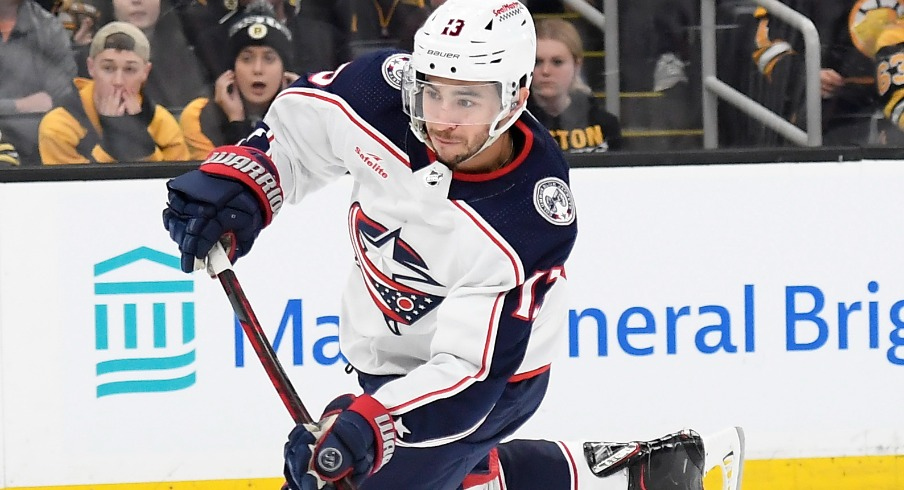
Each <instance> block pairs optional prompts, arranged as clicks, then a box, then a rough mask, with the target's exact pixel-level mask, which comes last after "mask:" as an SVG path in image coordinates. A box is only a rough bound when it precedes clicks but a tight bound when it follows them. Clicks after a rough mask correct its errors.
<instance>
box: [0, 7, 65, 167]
mask: <svg viewBox="0 0 904 490" xmlns="http://www.w3.org/2000/svg"><path fill="white" fill-rule="evenodd" d="M73 77H75V61H74V60H73V59H72V52H71V51H70V49H69V38H68V35H67V33H66V30H65V29H63V25H62V24H61V23H60V21H59V19H57V18H55V17H54V16H53V15H52V14H51V13H50V12H48V11H47V10H44V9H43V8H41V6H40V5H38V4H37V3H36V2H34V0H0V131H2V132H3V134H4V138H6V139H7V141H8V142H10V143H12V144H13V145H15V147H16V148H17V149H18V150H19V159H20V160H21V162H22V164H23V165H27V164H35V165H37V164H39V163H40V159H39V157H38V124H39V123H40V121H41V117H42V116H43V114H44V113H46V112H47V111H49V110H50V109H51V108H52V107H53V106H54V105H55V104H57V103H59V101H60V100H61V99H62V98H64V97H65V96H66V95H67V94H68V93H69V92H70V91H71V86H72V78H73Z"/></svg>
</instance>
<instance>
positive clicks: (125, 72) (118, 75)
mask: <svg viewBox="0 0 904 490" xmlns="http://www.w3.org/2000/svg"><path fill="white" fill-rule="evenodd" d="M150 71H151V64H150V63H148V62H146V61H144V59H143V58H142V57H141V56H138V55H137V54H135V52H134V51H128V50H119V49H105V50H103V51H101V52H100V53H97V56H95V57H94V58H88V72H89V74H90V75H91V78H92V79H93V80H94V86H95V90H97V91H99V92H100V93H112V92H113V91H114V90H116V91H122V92H125V93H129V94H138V93H139V92H140V90H141V86H142V85H144V82H145V81H147V79H148V73H150Z"/></svg>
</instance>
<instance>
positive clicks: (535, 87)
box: [531, 39, 580, 99]
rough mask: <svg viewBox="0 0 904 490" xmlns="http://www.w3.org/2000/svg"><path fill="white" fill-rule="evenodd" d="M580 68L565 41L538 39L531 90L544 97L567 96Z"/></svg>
mask: <svg viewBox="0 0 904 490" xmlns="http://www.w3.org/2000/svg"><path fill="white" fill-rule="evenodd" d="M579 69H580V64H578V63H576V62H575V59H574V56H572V55H571V51H569V50H568V47H567V46H565V43H563V42H561V41H556V40H555V39H538V40H537V62H536V64H535V65H534V81H533V84H532V85H531V92H533V93H534V95H536V96H537V97H541V98H544V99H556V98H560V97H565V96H567V95H568V90H569V88H570V87H571V82H572V81H573V80H574V77H575V76H577V73H578V70H579Z"/></svg>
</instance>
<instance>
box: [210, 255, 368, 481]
mask: <svg viewBox="0 0 904 490" xmlns="http://www.w3.org/2000/svg"><path fill="white" fill-rule="evenodd" d="M226 246H229V244H228V243H227V244H226ZM206 268H207V272H208V274H210V277H216V278H218V279H219V280H220V284H221V285H222V286H223V290H224V291H225V292H226V297H228V298H229V303H230V304H231V305H232V311H233V312H235V316H236V318H238V320H239V323H240V324H241V325H242V330H244V332H245V336H246V337H248V341H249V342H251V347H252V348H254V353H255V354H257V358H258V359H259V360H260V362H261V364H262V365H263V366H264V371H266V372H267V376H268V377H269V378H270V382H271V383H273V387H274V388H276V392H277V393H279V398H280V399H282V401H283V405H285V406H286V409H287V410H288V411H289V414H290V415H291V416H292V419H293V420H294V421H295V423H296V424H313V423H314V419H312V418H311V414H310V412H308V409H307V408H305V406H304V403H302V401H301V398H300V397H299V396H298V392H296V391H295V387H294V386H292V382H291V381H290V380H289V377H288V376H287V375H286V372H285V370H283V367H282V364H280V362H279V359H278V358H277V357H276V352H275V351H274V350H273V346H272V345H270V341H269V340H267V337H266V335H264V329H263V327H261V324H260V322H259V321H258V319H257V316H256V315H255V314H254V310H252V309H251V304H250V303H249V302H248V298H247V297H246V296H245V292H244V291H243V290H242V286H241V284H239V280H238V278H237V277H236V276H235V272H233V270H232V263H231V262H230V261H229V257H228V256H227V254H226V250H225V249H224V248H223V244H221V243H216V244H214V246H213V248H212V249H211V250H210V253H209V254H208V255H207V265H206ZM337 483H338V486H337V488H339V489H340V490H355V488H356V487H355V485H354V484H353V483H352V482H351V479H350V478H348V477H346V478H343V479H342V480H339V481H338V482H337Z"/></svg>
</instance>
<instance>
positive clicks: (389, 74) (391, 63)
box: [382, 53, 411, 89]
mask: <svg viewBox="0 0 904 490" xmlns="http://www.w3.org/2000/svg"><path fill="white" fill-rule="evenodd" d="M410 60H411V55H408V54H403V53H399V54H394V55H392V56H390V57H389V58H386V59H385V60H384V61H383V69H382V72H383V79H384V80H386V83H388V84H390V85H392V86H393V87H395V88H397V89H400V88H402V73H403V72H404V71H405V65H407V64H408V62H409V61H410Z"/></svg>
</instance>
